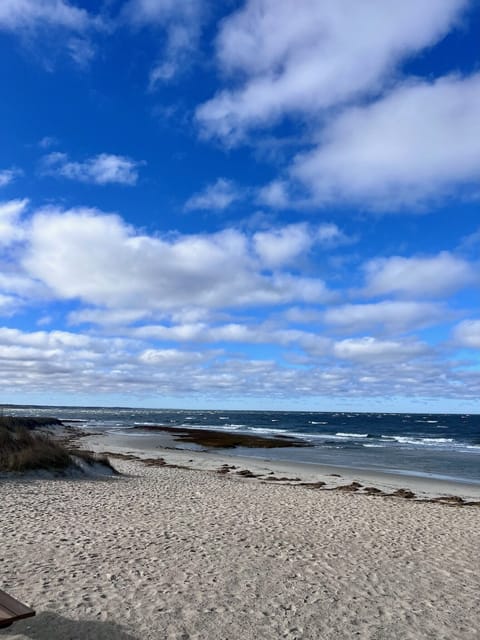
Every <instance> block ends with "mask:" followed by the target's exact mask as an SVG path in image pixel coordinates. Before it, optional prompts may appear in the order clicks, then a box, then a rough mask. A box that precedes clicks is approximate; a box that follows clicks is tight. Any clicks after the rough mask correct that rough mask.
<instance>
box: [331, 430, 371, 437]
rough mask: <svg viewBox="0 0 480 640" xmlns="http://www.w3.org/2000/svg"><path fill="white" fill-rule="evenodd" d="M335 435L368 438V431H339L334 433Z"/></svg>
mask: <svg viewBox="0 0 480 640" xmlns="http://www.w3.org/2000/svg"><path fill="white" fill-rule="evenodd" d="M335 435H336V436H340V437H341V438H368V437H370V434H369V433H343V432H342V431H339V432H338V433H336V434H335Z"/></svg>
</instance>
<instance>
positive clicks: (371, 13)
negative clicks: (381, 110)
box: [197, 0, 468, 143]
mask: <svg viewBox="0 0 480 640" xmlns="http://www.w3.org/2000/svg"><path fill="white" fill-rule="evenodd" d="M467 4H468V2H467V0H438V1H436V2H434V3H432V2H416V1H415V0H407V1H404V2H400V3H399V2H395V1H388V2H384V1H383V0H366V1H364V2H362V3H358V2H356V0H326V1H324V2H318V1H317V0H306V1H304V2H302V3H298V2H294V0H249V1H248V2H247V3H246V4H245V5H244V6H243V7H242V8H241V9H239V10H238V11H236V12H235V13H233V14H232V15H231V16H229V17H228V18H226V19H225V20H224V21H223V23H222V25H221V29H220V33H219V36H218V40H217V60H218V64H219V67H220V69H221V70H222V71H223V73H224V74H230V75H231V76H233V77H234V78H240V80H239V82H238V86H237V87H236V88H233V89H225V90H223V91H220V92H219V93H217V95H215V96H214V97H213V98H212V99H211V100H209V101H208V102H206V103H205V104H203V105H201V106H200V107H199V109H198V110H197V119H198V121H199V124H200V126H201V127H202V128H203V131H204V132H205V133H206V134H207V135H211V136H219V137H222V138H223V139H224V140H226V141H227V142H229V143H232V142H235V141H237V140H238V139H239V138H241V137H242V135H243V134H244V133H245V131H246V130H248V129H249V128H252V127H255V126H259V125H268V126H270V125H271V124H272V123H274V122H275V121H278V120H279V119H280V118H282V117H283V116H285V115H291V114H303V115H309V116H311V115H312V114H313V115H314V116H318V115H319V112H320V111H322V110H325V109H328V108H330V107H332V106H334V105H339V104H342V103H346V102H347V101H349V100H352V99H354V98H359V97H361V96H364V95H366V94H368V93H369V92H372V91H377V90H378V89H379V88H380V84H381V82H382V81H383V80H384V79H385V77H386V76H387V74H388V73H389V72H391V70H392V68H394V67H395V65H397V64H399V63H400V62H401V61H402V60H403V59H405V58H406V57H407V56H410V55H412V54H413V53H416V52H418V51H420V50H422V49H423V48H425V47H427V46H430V45H432V44H434V43H435V42H437V41H438V40H439V39H440V38H441V37H442V36H443V35H445V33H446V32H447V31H448V30H449V29H451V27H452V25H453V24H454V23H455V20H456V19H458V17H459V16H460V14H461V11H462V10H463V9H464V8H465V7H466V6H467Z"/></svg>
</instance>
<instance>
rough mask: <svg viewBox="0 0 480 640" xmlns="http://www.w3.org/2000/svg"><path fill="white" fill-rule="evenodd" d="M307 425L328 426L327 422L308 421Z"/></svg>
mask: <svg viewBox="0 0 480 640" xmlns="http://www.w3.org/2000/svg"><path fill="white" fill-rule="evenodd" d="M308 424H328V422H315V421H314V420H309V421H308Z"/></svg>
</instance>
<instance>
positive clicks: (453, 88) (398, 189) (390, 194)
mask: <svg viewBox="0 0 480 640" xmlns="http://www.w3.org/2000/svg"><path fill="white" fill-rule="evenodd" d="M479 114H480V74H475V75H472V76H471V77H467V78H460V77H455V76H451V77H446V78H440V79H438V80H436V81H434V82H415V83H408V84H405V85H403V86H400V87H398V88H397V89H395V90H394V91H392V92H391V93H389V94H388V95H386V96H385V97H384V98H382V99H381V100H379V101H377V102H374V103H373V104H369V105H367V106H362V107H352V108H349V109H347V110H346V111H344V112H343V113H342V114H340V115H339V116H338V117H337V118H335V119H333V121H331V122H330V123H329V126H328V128H327V129H326V130H325V132H324V133H323V134H322V135H321V136H319V137H320V140H319V143H318V146H317V147H316V148H315V149H314V150H313V151H308V152H306V153H303V154H300V155H299V156H298V157H297V158H296V159H295V161H294V163H293V166H292V170H291V174H292V176H293V177H294V178H296V179H298V180H300V181H301V182H302V183H303V184H304V185H306V186H307V188H308V190H309V191H310V193H311V194H312V195H313V198H314V200H315V201H317V202H332V201H337V200H338V199H339V198H343V199H346V200H353V201H357V202H361V203H362V204H363V205H365V204H367V205H370V206H382V207H384V208H395V207H398V206H405V205H416V204H422V203H423V202H425V201H426V200H428V199H431V198H438V197H439V196H441V195H444V194H445V193H448V192H449V191H451V190H452V189H454V188H457V187H459V186H462V185H468V184H469V183H471V182H475V183H478V180H479V178H480V139H479V136H477V135H476V133H475V132H476V131H478V128H479V125H480V115H479Z"/></svg>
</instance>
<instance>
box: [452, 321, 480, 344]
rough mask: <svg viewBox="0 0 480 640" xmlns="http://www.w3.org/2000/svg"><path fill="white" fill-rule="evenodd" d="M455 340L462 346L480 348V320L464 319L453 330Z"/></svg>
mask: <svg viewBox="0 0 480 640" xmlns="http://www.w3.org/2000/svg"><path fill="white" fill-rule="evenodd" d="M453 338H454V340H455V342H456V343H457V344H458V345H459V346H462V347H467V348H470V349H480V320H464V321H463V322H460V324H458V325H457V326H456V327H455V329H454V331H453Z"/></svg>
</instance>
